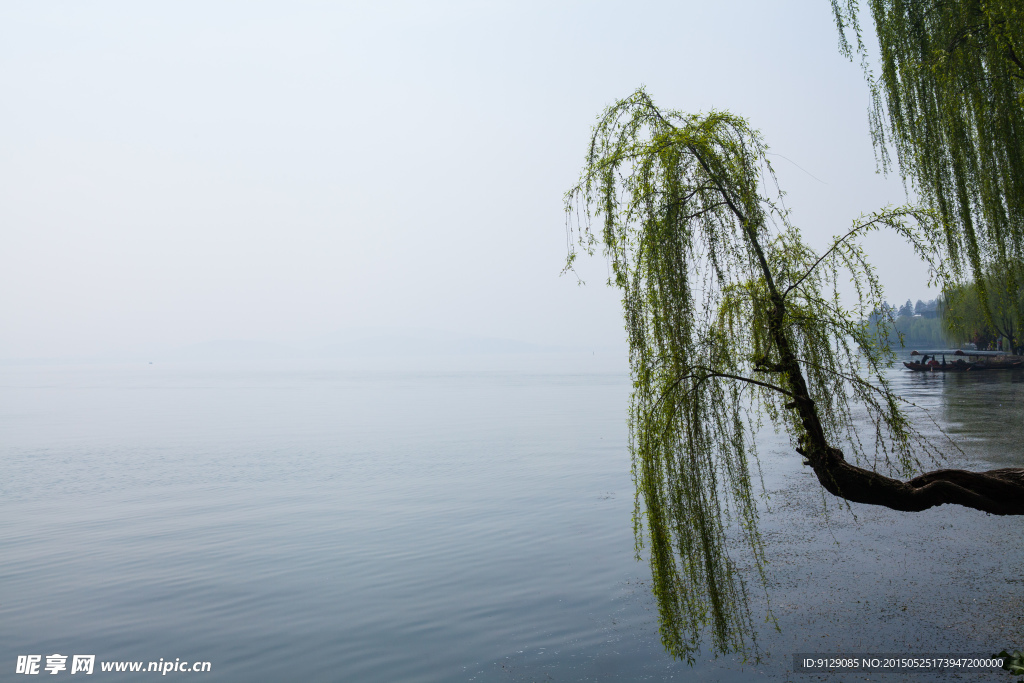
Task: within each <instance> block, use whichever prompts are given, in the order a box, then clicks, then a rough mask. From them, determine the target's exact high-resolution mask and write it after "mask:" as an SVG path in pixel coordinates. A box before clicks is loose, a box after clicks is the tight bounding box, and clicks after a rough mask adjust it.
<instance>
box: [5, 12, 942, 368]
mask: <svg viewBox="0 0 1024 683" xmlns="http://www.w3.org/2000/svg"><path fill="white" fill-rule="evenodd" d="M836 42H837V41H836V33H835V29H834V26H833V24H832V18H831V14H830V7H829V2H828V0H806V1H801V2H781V3H780V2H763V0H760V1H753V0H752V1H742V2H717V3H708V2H696V1H693V0H673V1H672V2H667V1H666V2H637V1H636V0H633V1H631V2H628V3H627V2H594V1H593V0H589V1H587V2H558V1H557V0H545V1H544V2H525V1H523V0H516V1H515V2H501V1H497V0H492V1H487V2H484V1H479V2H438V1H429V2H428V1H422V2H380V1H378V2H373V3H367V2H359V3H354V2H353V3H347V2H301V1H295V0H289V2H255V1H253V0H245V1H244V2H206V1H204V2H181V1H176V2H164V3H156V2H146V3H140V2H88V3H85V2H71V1H65V2H43V1H39V0H33V1H31V2H13V1H12V2H5V3H3V4H2V5H0V88H2V90H3V93H4V96H3V98H2V104H0V220H2V226H3V227H2V231H0V240H2V241H0V320H2V329H0V358H13V357H31V356H49V355H80V354H90V353H102V352H108V351H113V350H120V349H143V348H150V347H152V348H157V347H167V346H174V345H183V344H189V343H193V342H202V341H207V340H215V339H253V340H267V341H277V342H283V343H289V344H291V343H315V342H317V341H318V340H331V339H338V338H340V337H343V336H344V335H345V333H346V331H348V330H352V329H355V328H368V327H372V328H431V329H436V330H445V331H449V332H455V333H467V334H475V335H483V336H495V337H507V338H512V339H519V340H523V341H528V342H535V343H544V344H559V345H588V344H614V343H616V342H618V341H620V340H621V338H622V336H623V332H622V322H621V314H620V312H619V307H618V297H617V294H616V293H615V292H614V291H612V290H609V289H607V288H605V287H604V286H603V285H602V281H603V279H604V277H605V272H606V266H605V264H604V262H603V261H601V260H599V259H598V260H595V261H593V262H592V263H590V264H584V266H583V268H582V272H583V274H584V275H585V276H589V282H588V285H587V286H586V287H582V288H580V287H577V286H576V284H575V280H574V279H573V278H571V277H559V271H560V270H561V268H562V265H563V261H564V258H565V249H566V247H565V245H566V241H565V240H566V236H565V229H564V217H563V213H562V195H563V193H564V192H565V190H567V189H568V188H569V187H570V186H571V185H572V184H573V183H574V182H575V180H576V179H577V177H578V175H579V171H580V168H581V163H582V160H583V156H584V153H585V151H586V144H587V140H588V135H589V132H590V128H591V126H592V124H593V123H594V121H595V118H596V116H597V114H598V113H599V112H600V111H601V110H602V108H603V107H605V106H606V105H608V104H610V103H611V102H612V101H614V100H615V99H617V98H620V97H624V96H626V95H628V94H629V93H631V92H632V91H633V90H634V89H635V88H636V87H637V86H639V85H641V84H645V85H646V86H647V88H648V90H649V92H650V93H651V94H652V95H653V96H654V98H655V100H656V101H657V102H658V103H659V104H661V105H662V106H665V107H670V108H676V109H683V110H687V111H700V110H708V109H710V108H719V109H729V110H731V111H733V112H735V113H738V114H741V115H743V116H746V117H748V118H749V119H750V121H751V122H752V123H753V125H754V126H755V127H757V128H759V129H761V131H762V132H763V134H764V136H765V138H766V140H767V141H768V143H769V144H770V145H771V147H772V149H773V151H774V152H776V153H778V154H780V155H783V156H784V157H785V159H783V158H781V157H780V158H778V159H777V160H776V166H777V169H778V171H779V175H780V178H781V181H782V184H783V188H784V189H785V190H786V191H787V192H788V196H787V202H788V204H789V205H790V206H791V207H792V208H793V210H794V214H793V220H794V222H795V223H796V224H797V225H799V226H801V227H802V228H803V229H804V230H805V231H806V234H807V235H808V236H809V239H810V241H811V242H812V243H814V244H819V245H820V244H824V243H825V242H826V240H827V239H828V237H829V236H830V235H832V234H833V233H836V232H839V231H845V229H847V228H848V226H849V225H850V221H851V220H852V219H853V218H854V217H855V216H857V215H858V214H859V213H861V212H864V211H870V210H873V209H876V208H878V207H880V206H883V205H885V204H888V203H902V202H903V201H905V197H904V194H903V189H902V185H901V183H900V182H899V179H898V178H894V177H890V178H888V179H886V178H883V177H882V176H879V175H876V173H875V164H874V156H873V153H872V149H871V143H870V139H869V136H868V129H867V116H866V107H867V103H868V94H867V89H866V87H865V85H864V82H863V79H862V76H861V74H860V71H859V68H858V67H857V66H856V65H854V64H851V63H850V62H848V61H845V60H844V59H843V58H842V57H841V56H840V55H839V54H838V51H837V49H836ZM787 159H788V160H791V161H787ZM791 162H792V163H791ZM794 164H796V165H798V166H799V168H797V166H795V165H794ZM801 169H804V170H801ZM812 176H813V177H812ZM870 246H871V249H872V252H873V253H874V255H875V256H876V263H877V264H878V265H879V267H880V268H881V270H882V274H883V281H884V282H885V284H886V286H887V289H888V292H889V295H890V296H889V298H890V300H900V299H906V298H907V297H912V298H914V299H917V298H927V296H928V292H927V290H926V289H925V279H926V276H925V270H924V268H923V267H920V266H918V265H917V264H916V263H913V262H912V261H911V259H912V258H913V257H912V255H911V254H910V252H909V250H907V249H905V248H903V247H901V246H900V245H899V242H898V241H895V240H892V239H888V238H877V239H874V240H873V241H872V242H871V243H870Z"/></svg>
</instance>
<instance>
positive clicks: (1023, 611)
mask: <svg viewBox="0 0 1024 683" xmlns="http://www.w3.org/2000/svg"><path fill="white" fill-rule="evenodd" d="M502 362H503V365H501V366H498V365H496V364H494V363H492V362H490V361H486V360H480V359H478V360H476V361H474V362H473V363H472V364H471V363H470V362H468V361H467V362H461V361H459V360H457V359H454V360H449V361H446V364H445V365H444V366H441V365H439V364H438V363H437V362H434V361H429V362H427V361H425V362H423V363H419V364H417V363H409V364H407V367H404V368H397V367H395V366H394V365H392V366H391V367H390V368H389V369H387V370H378V369H370V368H369V366H366V367H362V368H361V367H360V366H359V365H349V366H343V365H340V364H335V365H333V366H331V365H328V366H324V365H314V364H311V363H304V364H303V363H298V362H292V363H284V362H275V363H272V364H263V365H256V364H251V363H250V364H224V363H221V364H217V365H203V364H198V363H195V364H178V365H165V364H159V363H158V364H155V365H149V364H132V365H103V366H101V365H77V366H64V367H47V366H6V367H2V368H0V386H2V394H0V425H2V434H3V439H2V443H0V462H2V464H3V472H4V476H3V478H2V479H0V547H2V548H3V553H2V555H0V642H2V643H3V644H2V646H0V650H2V652H0V680H9V679H17V678H21V676H16V675H15V674H14V672H15V665H16V660H17V657H18V656H19V655H31V654H39V655H43V660H42V665H43V666H45V664H46V658H45V655H49V654H53V653H60V654H64V655H73V654H94V655H96V662H97V664H96V674H95V675H96V676H97V678H99V679H101V680H102V679H111V680H125V681H127V680H144V679H146V678H151V677H152V676H153V675H154V674H148V675H147V674H145V673H144V674H138V675H134V676H133V675H132V674H129V673H103V672H101V671H100V670H99V668H100V662H111V661H144V662H147V663H148V662H149V661H157V660H159V659H161V658H162V659H163V660H164V661H174V660H175V659H176V658H177V659H180V660H184V661H190V662H191V661H208V662H210V663H211V669H212V670H211V672H210V673H204V674H198V673H180V672H171V673H169V674H168V676H170V677H171V678H183V677H184V678H190V679H195V680H211V681H214V680H215V681H474V680H475V681H545V680H553V681H610V680H621V681H637V680H656V681H660V680H681V681H690V680H695V681H696V680H724V681H741V680H742V681H747V680H750V679H751V678H755V679H760V678H764V679H773V680H774V679H779V680H783V679H789V678H795V679H797V680H813V679H812V678H811V677H809V676H808V675H806V674H793V673H792V661H791V660H792V658H791V655H792V653H794V652H821V653H826V652H874V653H888V652H904V651H906V652H910V653H919V654H920V653H941V652H964V653H967V652H972V653H978V654H986V655H987V654H991V653H993V652H996V651H998V650H1001V649H1003V648H1004V647H1011V648H1013V647H1017V648H1020V647H1021V646H1022V645H1024V642H1022V641H1021V638H1022V634H1024V585H1022V578H1021V577H1022V574H1024V572H1022V568H1024V544H1022V543H1021V542H1020V539H1021V538H1022V533H1021V532H1022V530H1024V525H1022V523H1021V520H1020V519H1014V518H1009V519H1007V518H996V517H991V516H987V515H984V514H981V513H976V512H973V511H969V510H962V509H947V508H941V509H938V510H933V511H929V512H927V513H922V514H919V515H905V514H899V513H894V512H891V511H888V510H878V509H871V508H864V507H863V506H854V507H853V508H852V509H847V508H846V507H845V506H843V505H839V504H837V503H836V502H835V501H827V505H826V504H825V502H824V500H823V498H822V495H821V493H820V489H819V488H818V487H817V486H815V485H812V484H813V482H812V480H811V478H810V475H809V474H808V473H807V472H805V471H804V470H803V468H802V467H801V466H800V461H799V458H798V457H796V456H795V455H794V454H792V452H791V451H790V450H789V449H788V447H787V446H786V444H785V443H784V442H782V441H780V440H779V439H778V438H777V437H775V436H774V435H772V434H765V435H762V437H761V440H762V443H761V451H762V456H763V458H764V462H765V468H766V484H767V487H768V489H769V491H770V493H771V500H770V502H769V508H770V510H769V511H767V512H766V513H765V514H764V517H763V523H764V532H765V536H766V538H767V540H768V543H769V560H770V562H771V571H772V591H771V594H770V596H771V600H772V605H773V609H774V611H775V613H776V615H777V617H778V619H779V624H780V627H781V631H780V632H775V631H774V630H772V629H770V628H767V627H766V628H765V630H764V633H763V634H762V637H761V643H762V647H763V648H764V650H765V657H764V659H763V661H762V663H760V664H758V665H753V666H750V665H743V664H741V663H740V662H738V661H737V660H736V659H734V658H720V659H717V660H715V659H708V658H706V657H702V658H700V659H699V660H698V662H697V664H696V665H695V666H694V667H689V666H687V665H686V664H685V663H679V662H675V661H673V660H672V659H671V658H670V657H669V656H667V655H666V654H665V653H664V652H663V651H662V648H661V645H660V642H659V638H658V633H657V609H656V606H655V605H654V603H653V600H652V598H651V597H650V594H649V588H648V585H647V584H648V578H649V571H648V569H647V567H646V564H644V563H638V562H636V561H635V560H634V550H633V538H632V526H631V513H632V505H633V487H632V481H631V478H630V463H629V455H628V452H627V444H626V441H627V433H626V425H625V413H626V404H627V400H628V393H629V378H628V376H627V375H626V374H625V373H624V372H621V371H616V370H615V369H614V368H613V370H612V371H608V370H607V368H606V369H601V368H598V367H590V366H588V365H587V364H586V363H578V364H576V366H575V367H574V366H572V365H565V364H561V365H557V364H555V365H553V364H552V363H550V362H541V361H538V360H537V359H520V360H518V361H514V362H513V361H502ZM896 377H897V378H898V383H899V387H898V388H899V389H900V390H901V391H903V392H904V393H905V394H907V395H908V397H910V398H913V399H914V400H916V401H918V402H920V403H922V404H925V405H926V406H928V407H929V408H930V409H931V412H932V415H933V416H934V417H935V419H936V420H937V421H938V422H939V423H940V424H942V425H944V426H945V427H947V428H948V429H949V431H950V432H951V433H952V434H953V435H954V438H955V439H957V441H958V442H959V443H960V444H961V446H962V447H963V448H964V450H965V451H966V452H967V454H968V456H967V461H966V462H965V463H964V464H966V465H967V466H973V467H980V468H986V469H987V468H990V467H999V466H1011V465H1013V466H1024V447H1022V441H1024V410H1022V407H1024V403H1022V398H1024V373H1020V372H1018V373H989V374H985V373H979V374H978V375H972V376H969V375H948V376H944V375H929V376H919V375H912V374H911V373H909V372H897V373H896ZM961 460H963V457H962V456H955V458H954V459H953V462H954V463H956V462H960V461H961ZM70 668H71V660H70V658H69V660H68V670H67V671H63V672H61V674H60V675H62V676H66V675H71V674H70ZM42 673H43V674H45V673H46V672H45V671H43V672H42ZM1002 675H1003V676H1004V677H1005V674H1002ZM826 678H827V677H826ZM875 678H877V676H876V677H875ZM852 679H853V678H852V677H846V676H844V677H842V680H852ZM965 679H967V680H987V679H985V678H984V676H982V677H980V678H979V675H978V674H974V675H969V676H966V677H965ZM831 680H837V679H834V678H833V679H831ZM922 680H923V679H922Z"/></svg>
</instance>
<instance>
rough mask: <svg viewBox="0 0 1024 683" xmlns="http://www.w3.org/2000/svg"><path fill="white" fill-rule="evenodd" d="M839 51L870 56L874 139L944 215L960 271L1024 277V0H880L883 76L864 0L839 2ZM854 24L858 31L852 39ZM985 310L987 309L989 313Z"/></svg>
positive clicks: (1012, 281) (981, 279)
mask: <svg viewBox="0 0 1024 683" xmlns="http://www.w3.org/2000/svg"><path fill="white" fill-rule="evenodd" d="M831 2H832V9H833V12H834V14H835V19H836V23H837V25H838V27H839V31H840V49H841V51H842V52H843V53H844V54H846V55H847V56H851V57H852V55H853V54H854V52H857V53H859V54H860V56H861V60H862V65H863V66H864V70H865V75H866V76H867V78H868V82H869V84H870V87H871V92H872V107H871V109H870V112H869V118H870V122H871V132H872V138H873V140H874V142H875V149H876V152H877V154H878V156H879V160H880V162H881V165H882V167H883V168H888V165H889V156H888V143H892V145H893V146H894V148H895V151H896V156H897V161H898V164H899V168H900V171H901V173H902V175H903V177H904V180H905V181H909V184H910V185H911V186H912V187H913V189H914V190H916V192H917V193H918V194H919V195H920V197H921V199H922V200H923V201H924V202H925V203H926V204H927V205H928V206H930V207H931V208H932V209H933V210H934V211H935V212H936V213H937V214H938V215H939V216H940V217H941V218H942V219H943V221H944V222H945V224H946V226H947V229H946V230H945V231H944V235H943V238H944V240H945V242H946V246H947V248H948V251H949V256H950V259H951V261H950V265H951V267H952V268H953V269H957V268H967V269H969V271H970V272H971V275H972V277H973V278H974V280H975V282H976V283H978V286H979V287H981V290H980V291H981V293H982V295H983V296H982V299H981V303H982V305H983V306H985V305H987V304H988V303H989V302H988V299H987V297H986V296H984V295H985V289H984V285H985V282H986V272H985V271H988V270H990V269H991V268H996V269H997V270H998V271H999V272H1001V273H1003V274H1004V275H1005V276H1006V277H1007V278H1009V279H1008V280H1007V283H1006V284H1001V285H1000V286H1001V287H1003V288H1011V289H1013V288H1017V287H1019V286H1020V284H1022V283H1024V5H1022V4H1021V2H1020V0H871V2H870V3H869V7H870V17H871V20H872V22H873V24H874V28H875V33H876V35H877V37H878V47H879V55H878V66H879V73H878V75H877V77H876V76H875V75H874V74H873V73H872V72H871V69H870V66H869V61H870V60H869V59H868V54H867V50H866V48H865V45H864V42H863V40H862V37H861V36H862V34H861V28H860V17H859V16H858V4H857V2H856V0H831ZM848 34H849V35H850V37H851V39H852V40H851V39H848V37H847V36H848ZM986 313H987V311H986Z"/></svg>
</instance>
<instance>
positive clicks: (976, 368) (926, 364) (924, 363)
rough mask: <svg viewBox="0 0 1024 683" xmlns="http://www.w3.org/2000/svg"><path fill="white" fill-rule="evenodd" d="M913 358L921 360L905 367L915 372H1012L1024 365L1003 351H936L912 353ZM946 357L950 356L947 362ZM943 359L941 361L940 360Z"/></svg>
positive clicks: (1018, 359) (905, 363)
mask: <svg viewBox="0 0 1024 683" xmlns="http://www.w3.org/2000/svg"><path fill="white" fill-rule="evenodd" d="M910 355H911V356H921V360H918V361H915V362H912V363H907V362H906V361H904V363H903V365H904V366H905V367H906V368H907V369H908V370H913V371H914V372H980V371H982V370H1012V369H1014V368H1019V367H1021V366H1022V364H1024V360H1022V359H1020V358H1018V357H1017V356H1010V355H1008V354H1005V353H1003V352H1002V351H973V350H970V349H968V350H964V349H939V350H936V351H911V352H910ZM946 356H950V357H951V358H950V360H948V361H947V359H946ZM940 358H941V359H942V360H941V361H940V360H939V359H940Z"/></svg>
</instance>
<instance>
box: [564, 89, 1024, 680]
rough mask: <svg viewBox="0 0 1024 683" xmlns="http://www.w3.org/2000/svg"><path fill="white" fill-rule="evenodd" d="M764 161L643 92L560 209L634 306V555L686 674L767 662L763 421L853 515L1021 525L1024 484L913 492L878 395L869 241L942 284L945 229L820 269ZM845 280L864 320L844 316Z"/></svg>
mask: <svg viewBox="0 0 1024 683" xmlns="http://www.w3.org/2000/svg"><path fill="white" fill-rule="evenodd" d="M765 154H766V147H765V144H764V142H763V141H762V139H761V138H760V136H759V135H758V134H757V132H756V131H754V130H752V129H751V128H750V127H749V126H748V125H747V123H746V122H745V121H744V120H743V119H741V118H739V117H736V116H733V115H731V114H728V113H725V112H712V113H710V114H707V115H686V114H683V113H680V112H676V111H668V110H661V109H659V108H658V107H656V106H655V104H654V103H653V102H652V101H651V98H650V97H649V96H648V95H647V93H646V92H645V91H644V90H642V89H641V90H639V91H637V92H636V93H634V94H633V95H632V96H631V97H629V98H627V99H625V100H622V101H620V102H617V103H616V104H614V105H613V106H611V107H609V108H608V109H607V110H606V111H605V112H604V114H603V115H602V116H601V117H600V119H599V122H598V124H597V125H596V127H595V129H594V131H593V137H592V140H591V144H590V150H589V153H588V156H587V161H586V165H585V168H584V171H583V174H582V177H581V179H580V182H579V184H578V185H577V186H576V187H574V188H573V189H572V190H570V191H569V192H568V193H567V194H566V209H567V212H568V217H569V218H568V228H569V231H570V237H571V239H570V245H571V246H570V252H569V257H568V264H567V268H572V264H573V261H574V259H575V258H576V256H577V254H578V253H581V252H582V253H590V254H593V253H594V251H595V250H596V249H597V248H599V247H600V246H601V245H603V249H604V251H605V253H606V255H607V256H608V258H609V259H610V262H611V266H612V271H611V272H612V277H611V279H612V284H614V285H615V286H617V287H618V288H619V289H620V290H621V291H622V301H623V306H624V311H625V320H626V328H627V331H628V338H629V349H630V365H631V370H632V376H633V387H634V389H633V394H632V399H631V406H630V412H629V423H630V448H631V452H632V457H633V474H634V478H635V481H636V485H637V500H636V512H635V517H634V519H635V530H636V538H637V543H638V552H639V548H640V547H642V546H646V548H647V552H648V553H649V556H650V566H651V572H652V577H653V587H654V593H655V595H656V597H657V599H658V605H659V609H660V614H661V634H662V640H663V642H664V644H665V646H666V648H667V649H668V650H669V651H670V652H672V653H673V654H674V655H675V656H678V657H683V658H688V659H690V660H691V661H692V656H693V654H694V653H695V652H696V650H697V649H698V648H699V646H700V644H701V642H702V639H703V638H704V637H705V636H706V635H707V636H710V639H711V645H712V647H713V648H714V650H715V651H716V652H729V651H741V652H751V651H753V650H755V649H756V643H755V642H754V640H753V636H752V634H753V633H754V632H755V629H754V628H753V622H752V615H751V612H750V609H749V602H748V590H751V588H750V587H749V586H748V581H746V580H744V577H753V578H754V581H753V584H752V585H753V586H754V587H755V588H757V589H758V590H763V589H764V587H765V585H766V584H765V574H764V553H763V545H762V541H761V538H760V535H759V533H758V506H757V498H758V496H757V495H756V486H755V483H756V473H757V472H758V471H759V470H758V467H757V454H756V449H755V445H754V441H753V436H754V434H755V433H756V431H757V430H758V429H759V428H760V426H761V421H762V420H765V419H766V420H769V421H770V422H772V423H774V425H775V426H776V428H779V429H782V430H784V431H786V432H787V433H788V434H789V435H790V437H791V439H792V444H793V447H794V450H795V452H796V453H798V454H799V455H800V456H802V458H803V463H804V465H806V466H809V467H810V468H811V469H812V470H813V471H814V474H815V475H816V476H817V480H818V482H819V483H820V485H821V486H822V487H824V488H825V489H826V490H827V491H828V492H829V493H831V494H833V495H835V496H839V497H841V498H843V499H845V500H848V501H853V502H857V503H866V504H871V505H882V506H886V507H889V508H893V509H896V510H905V511H920V510H925V509H928V508H931V507H933V506H936V505H942V504H947V503H952V504H958V505H963V506H966V507H971V508H975V509H978V510H984V511H986V512H990V513H993V514H999V515H1010V514H1024V470H993V471H989V472H966V471H961V470H950V469H939V470H935V471H931V472H928V473H925V474H917V476H913V475H914V474H915V473H917V472H921V471H922V470H923V469H924V468H923V466H922V462H929V463H932V462H935V461H937V459H938V453H937V452H936V449H935V448H934V447H933V446H931V445H929V443H928V442H927V441H926V440H925V439H923V438H921V436H920V434H918V433H917V432H916V431H915V430H914V428H913V426H912V424H911V423H910V422H909V421H908V418H907V417H906V415H905V414H904V412H903V411H902V410H901V404H900V402H899V399H898V398H897V396H895V395H894V394H893V392H892V390H891V388H890V385H889V383H888V382H887V380H886V376H885V372H884V370H885V368H886V367H888V365H889V364H890V363H891V362H892V360H893V355H892V352H891V351H890V350H889V349H888V347H887V346H886V345H884V344H878V343H877V339H876V338H874V337H873V335H876V334H878V328H877V327H875V326H868V325H867V324H865V323H862V322H860V321H864V320H866V319H867V318H868V314H869V313H870V311H872V310H875V309H880V308H881V307H882V303H883V302H882V291H881V288H880V286H879V283H878V280H877V278H876V276H875V273H874V271H873V269H872V268H871V266H870V264H869V263H868V261H867V260H866V258H865V255H864V252H863V250H862V249H861V247H860V246H859V241H858V240H859V238H860V237H861V236H862V235H864V234H865V233H867V232H870V231H873V230H878V229H883V228H884V229H889V230H893V231H895V232H896V233H898V234H900V235H902V236H903V237H904V238H905V239H906V240H908V242H909V243H910V244H911V245H913V246H914V247H915V249H916V250H917V251H918V253H919V254H920V255H921V256H922V257H923V258H925V259H929V260H930V263H931V264H932V267H933V269H935V271H936V274H937V276H940V277H941V276H943V275H944V273H943V272H942V268H943V259H942V257H943V256H944V255H943V254H941V253H936V251H935V249H934V245H935V244H936V238H937V236H938V235H939V234H940V233H941V222H940V221H938V220H937V219H936V217H935V215H934V213H933V212H931V211H929V210H926V209H919V208H914V207H902V208H890V209H886V210H883V211H880V212H878V213H875V214H872V215H868V216H864V217H861V218H860V219H859V220H857V221H855V222H854V224H853V226H852V227H851V229H850V230H849V231H848V232H847V233H846V234H844V235H841V236H839V237H837V238H835V239H834V240H833V241H832V243H831V245H830V246H829V248H828V249H827V250H825V251H824V252H823V253H820V254H819V253H816V252H815V251H814V250H813V249H811V248H810V247H809V246H808V245H807V244H805V243H804V242H803V241H802V240H801V236H800V233H799V231H798V230H797V229H796V228H795V227H794V226H792V225H791V224H790V223H789V221H788V220H787V214H786V211H785V209H784V207H783V206H782V204H781V200H780V194H781V193H780V192H779V191H778V188H777V186H776V184H775V178H774V175H773V173H772V169H771V165H770V163H769V162H768V160H767V157H766V156H765ZM848 279H852V281H853V283H854V285H855V289H856V294H857V301H856V302H855V303H854V304H853V305H847V306H844V304H843V302H842V301H841V297H840V293H839V283H840V282H841V281H846V280H848ZM886 310H888V309H886ZM883 327H884V326H883ZM882 333H883V334H885V333H886V332H885V330H884V329H883V331H882ZM857 411H859V412H857ZM857 414H859V415H861V417H859V418H858V421H856V422H855V421H854V415H857ZM864 414H866V415H867V419H868V421H867V423H865V422H863V415H864ZM858 424H859V425H863V424H869V425H871V428H870V429H869V432H870V433H868V434H860V433H858V428H857V425H858Z"/></svg>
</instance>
